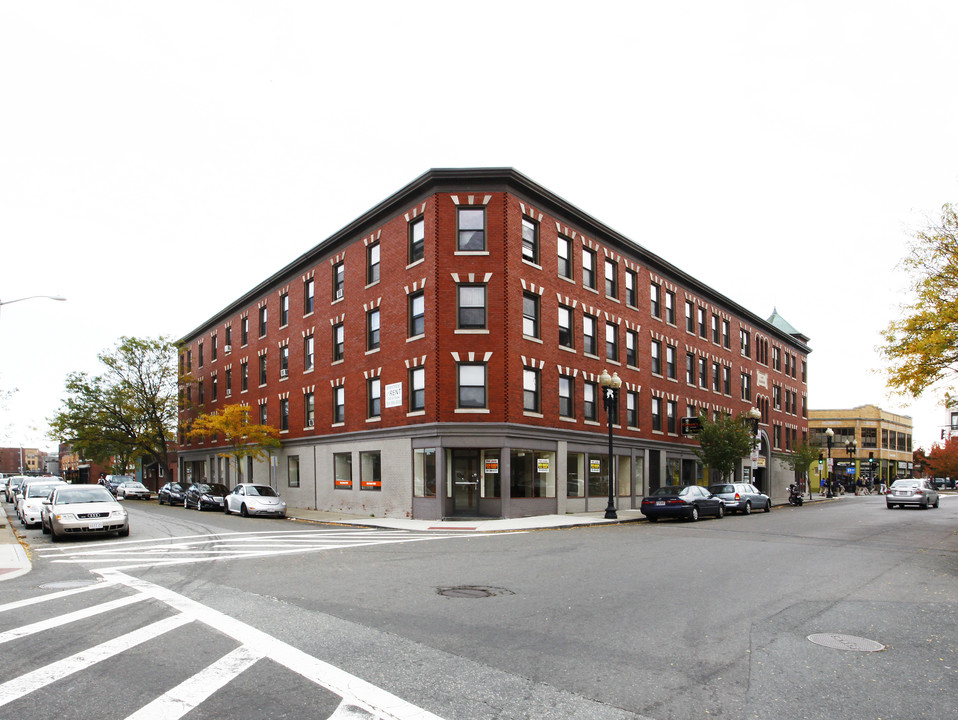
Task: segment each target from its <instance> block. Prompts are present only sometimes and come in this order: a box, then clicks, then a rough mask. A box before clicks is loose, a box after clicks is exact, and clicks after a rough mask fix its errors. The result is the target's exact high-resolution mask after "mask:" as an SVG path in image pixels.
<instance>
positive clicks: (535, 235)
mask: <svg viewBox="0 0 958 720" xmlns="http://www.w3.org/2000/svg"><path fill="white" fill-rule="evenodd" d="M715 251H716V252H728V251H729V250H728V249H727V248H726V249H723V248H716V250H715ZM251 259H252V258H251ZM807 342H808V338H806V337H805V336H804V335H802V334H800V333H798V332H796V331H794V329H792V328H790V326H788V324H787V323H786V322H785V321H784V320H783V319H781V318H780V317H779V316H778V314H777V313H776V314H775V315H773V317H772V318H771V319H770V320H768V321H767V320H764V319H762V318H760V317H758V316H756V315H753V314H752V313H751V312H749V311H748V310H745V309H744V308H742V307H741V306H739V305H737V304H736V303H735V302H734V301H732V300H730V299H728V298H726V297H724V296H723V295H721V294H719V293H718V292H717V291H715V290H713V289H712V288H710V287H707V286H706V285H703V284H702V283H700V282H699V281H697V280H695V279H694V278H692V277H690V276H688V275H687V274H685V273H684V272H683V271H682V270H680V269H679V268H677V267H675V266H674V265H671V264H670V263H668V262H667V261H665V260H663V259H662V258H660V257H658V256H657V255H654V254H652V253H651V252H649V251H648V250H646V249H645V248H643V247H641V246H639V245H637V244H635V243H634V242H632V241H631V240H629V239H628V238H626V237H624V236H622V235H620V234H618V233H616V232H615V231H613V230H611V229H610V228H608V227H606V226H605V225H603V224H602V223H600V222H599V221H598V220H596V219H594V218H592V217H591V216H589V215H587V214H586V213H584V212H582V211H581V210H579V209H577V208H576V207H574V206H572V205H570V204H569V203H567V202H566V201H565V200H563V199H561V198H559V197H557V196H555V195H553V194H552V193H550V192H549V191H547V190H545V189H544V188H542V187H541V186H539V185H537V184H535V183H534V182H533V181H531V180H530V179H529V178H527V177H525V176H524V175H522V174H520V173H518V172H516V171H515V170H512V169H495V168H487V169H463V170H431V171H429V172H426V173H425V174H423V175H422V176H421V177H419V178H418V179H416V180H414V181H413V182H412V183H410V184H409V185H407V186H406V187H404V188H402V189H401V190H400V191H398V192H397V193H395V194H394V195H392V196H391V197H389V198H387V199H386V200H384V201H382V202H381V203H380V204H378V205H377V206H375V207H374V208H372V209H371V210H370V211H368V212H367V213H366V214H364V215H363V216H362V217H360V218H358V219H357V220H355V221H354V222H352V223H351V224H350V225H348V226H347V227H345V228H343V229H342V230H341V231H339V232H337V233H336V234H334V235H333V236H332V237H330V238H328V239H327V240H325V241H323V242H321V243H320V244H319V245H317V246H316V247H314V248H313V249H311V250H309V251H308V252H306V253H305V254H304V255H302V256H301V257H299V258H297V259H296V260H295V261H293V262H292V263H291V264H289V265H288V266H287V267H285V268H283V269H282V270H280V271H279V272H277V273H276V274H274V275H272V276H270V277H268V278H266V279H265V280H264V281H263V282H262V283H261V284H260V285H258V286H257V287H255V288H254V289H253V290H251V291H250V292H248V293H246V294H245V295H244V296H242V297H241V298H239V299H238V300H236V301H235V302H233V303H231V304H230V305H228V306H227V307H225V308H224V309H223V310H222V311H221V312H219V313H217V314H216V315H214V316H213V317H211V318H209V319H208V320H206V321H204V322H203V323H202V324H201V325H200V326H199V327H197V328H196V329H195V330H193V331H192V332H190V333H189V334H187V335H186V336H184V337H183V338H182V339H181V340H180V343H181V345H182V348H183V349H182V351H181V355H180V365H181V370H182V372H183V373H184V374H186V375H187V376H188V377H190V378H191V382H189V383H188V384H185V385H184V386H183V387H182V388H181V390H182V392H181V408H180V427H188V425H189V422H190V419H191V418H192V417H194V416H195V414H196V413H198V412H214V411H216V410H217V408H220V407H223V406H225V405H227V404H232V403H244V404H248V405H250V407H251V412H252V415H253V421H254V422H262V423H265V424H269V425H273V426H275V427H277V428H279V429H280V431H281V438H282V447H281V448H279V449H277V450H274V451H273V453H272V455H271V457H270V461H269V462H263V463H253V462H252V461H249V460H248V459H247V460H244V461H243V462H242V463H241V467H240V468H239V469H237V468H234V467H231V466H230V463H229V462H228V460H227V459H226V458H224V457H220V456H219V455H220V453H223V452H224V451H225V450H226V449H227V448H225V447H224V446H223V444H222V443H221V442H219V441H217V440H215V439H214V440H210V441H207V442H195V441H194V442H188V441H187V440H186V438H185V434H184V433H182V432H181V435H180V438H179V458H180V474H179V477H180V479H181V481H183V482H190V481H194V480H198V479H201V478H208V479H209V480H218V481H222V482H224V483H227V484H232V483H234V482H237V481H239V480H240V478H242V479H244V480H250V479H254V478H255V479H256V480H257V481H260V482H264V481H268V482H271V483H273V484H274V485H276V486H278V488H279V489H280V491H281V492H282V493H283V495H284V496H285V497H286V499H287V500H288V501H289V502H290V504H291V505H293V506H299V507H312V508H321V509H330V510H338V511H343V512H352V513H361V514H374V515H377V516H383V515H385V516H412V517H417V518H424V519H438V518H441V517H446V516H453V515H467V516H492V517H521V516H526V515H538V514H550V513H559V514H562V513H566V512H580V511H585V510H601V509H603V508H604V507H605V506H606V504H607V502H608V494H609V470H610V468H609V458H608V435H607V432H608V430H607V416H606V413H605V410H604V409H603V401H602V398H603V393H602V389H601V388H600V386H599V377H600V375H601V373H602V371H603V369H608V372H609V374H612V373H613V372H616V373H617V374H618V376H619V377H620V378H621V380H622V387H621V390H620V391H619V407H618V415H617V416H616V421H615V432H614V435H615V450H614V452H615V461H614V468H613V470H614V478H615V488H614V489H615V494H616V496H617V498H618V499H617V502H618V505H619V507H622V508H634V507H638V506H639V504H640V501H641V498H642V495H643V494H645V493H646V492H647V491H648V490H649V489H652V488H656V487H659V486H661V485H666V484H678V483H705V482H707V478H706V477H705V473H704V472H703V468H702V466H701V463H700V462H699V461H698V460H697V458H696V457H695V455H694V452H693V449H694V448H695V447H696V443H695V440H694V438H689V437H685V436H683V435H681V432H680V431H681V423H680V420H681V418H682V417H683V416H692V415H697V414H699V413H706V414H709V415H716V414H719V413H729V414H738V413H743V412H747V411H748V410H749V409H750V408H752V407H753V406H755V407H757V408H758V409H759V410H760V411H761V413H762V417H761V421H760V426H759V435H760V438H761V446H760V450H759V452H758V457H757V459H756V462H755V463H754V466H755V468H756V470H755V475H754V479H755V481H756V483H757V484H759V485H760V486H761V487H762V488H763V489H765V490H766V491H768V492H770V494H772V495H773V496H775V497H777V498H779V499H784V497H785V495H786V492H787V485H788V483H789V482H791V481H792V480H793V479H794V477H795V475H794V473H793V472H791V471H790V470H788V469H787V466H786V464H785V463H784V462H783V461H782V456H783V455H784V454H787V453H789V452H790V451H791V450H792V449H794V448H795V447H796V446H797V445H798V444H799V443H800V442H802V441H805V440H806V439H807V420H806V408H807V355H808V353H809V348H808V345H807ZM751 467H752V463H751V462H750V461H749V459H745V461H744V463H743V464H742V467H741V468H740V469H739V472H740V473H742V475H743V476H747V477H752V476H751V474H750V470H751Z"/></svg>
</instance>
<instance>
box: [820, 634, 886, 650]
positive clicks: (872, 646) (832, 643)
mask: <svg viewBox="0 0 958 720" xmlns="http://www.w3.org/2000/svg"><path fill="white" fill-rule="evenodd" d="M808 640H809V641H811V642H813V643H815V644H816V645H821V646H822V647H827V648H831V649H832V650H854V651H856V652H881V651H882V650H884V649H885V646H884V645H882V644H881V643H877V642H875V641H874V640H869V639H868V638H860V637H855V636H854V635H842V634H841V633H816V634H814V635H809V636H808Z"/></svg>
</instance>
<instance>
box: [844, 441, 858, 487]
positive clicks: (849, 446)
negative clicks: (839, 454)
mask: <svg viewBox="0 0 958 720" xmlns="http://www.w3.org/2000/svg"><path fill="white" fill-rule="evenodd" d="M857 449H858V448H857V447H856V446H855V440H854V439H852V440H849V441H848V442H846V443H845V452H846V453H848V459H849V460H852V458H854V457H855V451H856V450H857ZM852 468H853V469H854V470H855V478H856V479H857V478H858V468H856V467H855V463H854V461H852ZM855 494H856V495H857V494H858V486H857V485H856V486H855Z"/></svg>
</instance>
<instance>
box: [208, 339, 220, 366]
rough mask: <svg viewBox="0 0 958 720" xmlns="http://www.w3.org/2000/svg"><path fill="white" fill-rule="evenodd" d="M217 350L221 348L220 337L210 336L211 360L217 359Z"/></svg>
mask: <svg viewBox="0 0 958 720" xmlns="http://www.w3.org/2000/svg"><path fill="white" fill-rule="evenodd" d="M217 350H219V337H218V336H217V335H214V336H213V337H212V338H210V360H216V353H217Z"/></svg>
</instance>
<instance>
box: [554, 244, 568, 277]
mask: <svg viewBox="0 0 958 720" xmlns="http://www.w3.org/2000/svg"><path fill="white" fill-rule="evenodd" d="M556 250H557V253H558V255H559V276H560V277H564V278H570V279H571V278H572V241H571V240H570V239H569V238H567V237H560V238H559V241H558V246H557V248H556Z"/></svg>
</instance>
